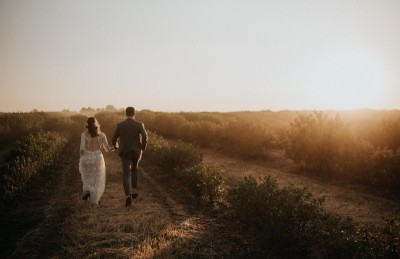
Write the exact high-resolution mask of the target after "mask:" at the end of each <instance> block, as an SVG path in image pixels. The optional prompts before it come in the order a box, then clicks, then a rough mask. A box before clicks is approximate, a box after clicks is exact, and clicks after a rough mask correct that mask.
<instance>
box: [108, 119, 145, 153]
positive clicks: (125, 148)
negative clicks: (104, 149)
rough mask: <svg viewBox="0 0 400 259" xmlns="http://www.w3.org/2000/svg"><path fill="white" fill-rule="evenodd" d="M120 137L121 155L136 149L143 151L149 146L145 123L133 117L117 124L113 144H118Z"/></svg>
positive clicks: (139, 151)
mask: <svg viewBox="0 0 400 259" xmlns="http://www.w3.org/2000/svg"><path fill="white" fill-rule="evenodd" d="M118 139H119V155H120V156H121V157H123V156H124V155H125V154H126V153H128V152H131V151H136V152H138V153H141V152H142V150H145V149H146V146H147V133H146V130H145V128H144V124H143V123H142V122H140V121H137V120H135V119H133V118H127V119H126V120H125V121H122V122H120V123H118V124H117V128H116V129H115V133H114V136H113V138H112V144H113V145H114V146H116V144H117V140H118Z"/></svg>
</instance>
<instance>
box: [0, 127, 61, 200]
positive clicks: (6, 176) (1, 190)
mask: <svg viewBox="0 0 400 259" xmlns="http://www.w3.org/2000/svg"><path fill="white" fill-rule="evenodd" d="M65 143H66V138H65V137H64V136H62V135H60V134H58V133H55V132H45V131H38V132H37V133H35V134H29V135H28V136H25V137H23V138H21V139H20V140H18V141H17V142H16V144H15V146H14V148H13V149H12V150H10V151H9V152H8V154H7V155H6V156H5V158H4V163H3V164H2V165H1V166H0V172H1V175H0V197H1V198H2V199H3V200H8V199H12V198H13V197H14V196H15V195H16V194H17V192H19V191H20V190H22V189H23V188H24V187H25V186H26V185H27V183H28V182H29V180H30V179H31V177H32V176H34V175H35V174H37V173H38V172H39V171H40V170H43V169H44V168H45V167H47V166H49V165H51V164H53V163H54V161H55V160H56V159H57V157H58V155H59V154H60V152H61V151H62V149H63V147H64V145H65Z"/></svg>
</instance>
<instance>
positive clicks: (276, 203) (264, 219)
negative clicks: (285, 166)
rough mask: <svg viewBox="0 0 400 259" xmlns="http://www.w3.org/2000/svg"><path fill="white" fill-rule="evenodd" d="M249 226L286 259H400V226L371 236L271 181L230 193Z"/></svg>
mask: <svg viewBox="0 0 400 259" xmlns="http://www.w3.org/2000/svg"><path fill="white" fill-rule="evenodd" d="M227 197H228V200H229V203H230V204H231V206H232V208H233V209H234V211H235V212H236V214H237V216H238V218H239V220H240V221H241V222H242V224H243V225H244V226H247V227H248V228H250V229H251V230H252V231H253V233H256V234H257V236H258V237H259V239H260V240H261V241H262V242H263V244H264V245H265V246H266V247H269V248H271V249H272V253H274V254H276V255H279V257H284V258H399V257H400V236H399V233H400V221H394V220H388V221H387V223H386V225H385V226H384V227H383V228H381V229H380V230H379V231H377V232H374V233H371V232H369V231H368V230H367V229H365V228H364V227H362V226H360V225H356V224H355V223H354V222H352V221H351V220H350V219H341V218H339V217H336V216H334V215H332V214H328V213H326V212H325V211H324V210H323V209H322V208H321V204H322V200H319V199H315V198H313V197H312V196H311V194H310V193H307V191H306V190H305V189H299V188H296V187H293V186H288V187H284V188H279V187H278V184H277V182H276V181H275V180H274V179H272V178H271V177H265V178H264V179H262V180H261V181H260V182H257V181H256V180H255V179H254V178H246V179H244V180H243V181H241V182H239V183H238V184H237V185H236V186H235V187H234V188H232V189H230V190H229V192H228V196H227Z"/></svg>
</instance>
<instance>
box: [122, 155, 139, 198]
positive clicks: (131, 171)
mask: <svg viewBox="0 0 400 259" xmlns="http://www.w3.org/2000/svg"><path fill="white" fill-rule="evenodd" d="M141 157H142V152H137V151H131V152H128V153H125V155H124V156H122V157H121V160H122V171H123V185H124V191H125V194H126V195H129V194H131V187H132V188H137V183H138V166H139V161H140V158H141ZM129 178H131V181H130V182H129Z"/></svg>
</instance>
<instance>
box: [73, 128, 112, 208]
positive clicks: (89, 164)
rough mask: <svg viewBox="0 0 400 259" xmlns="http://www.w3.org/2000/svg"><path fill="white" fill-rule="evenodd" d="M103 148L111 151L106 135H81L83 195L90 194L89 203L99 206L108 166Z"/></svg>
mask: <svg viewBox="0 0 400 259" xmlns="http://www.w3.org/2000/svg"><path fill="white" fill-rule="evenodd" d="M101 148H103V149H104V150H105V151H107V152H108V151H111V150H112V149H111V148H110V147H109V145H108V142H107V137H106V135H105V134H104V133H102V132H101V133H100V135H99V136H97V137H92V136H91V135H90V133H89V132H83V133H82V135H81V146H80V153H81V158H80V160H79V172H80V173H81V177H82V183H83V194H84V195H86V194H89V197H88V201H89V202H90V203H92V204H98V202H99V200H100V198H101V196H102V195H103V193H104V188H105V184H106V165H105V163H104V157H103V154H102V153H101Z"/></svg>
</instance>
